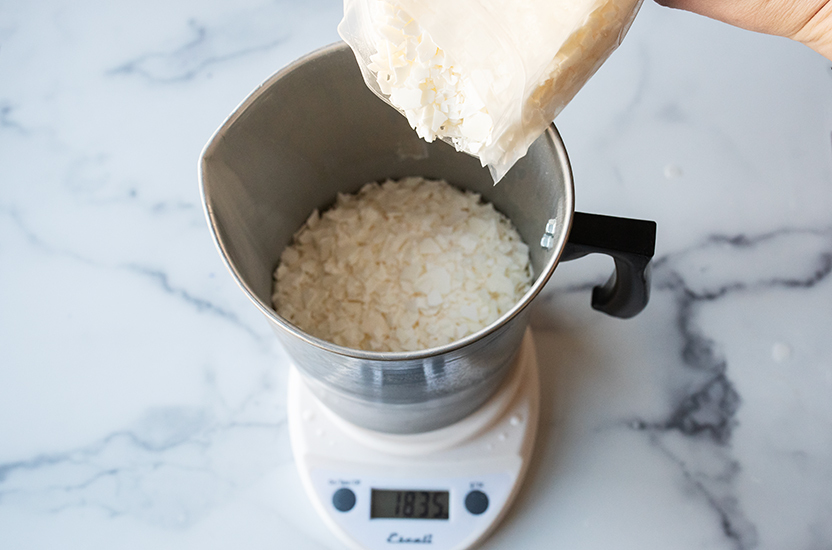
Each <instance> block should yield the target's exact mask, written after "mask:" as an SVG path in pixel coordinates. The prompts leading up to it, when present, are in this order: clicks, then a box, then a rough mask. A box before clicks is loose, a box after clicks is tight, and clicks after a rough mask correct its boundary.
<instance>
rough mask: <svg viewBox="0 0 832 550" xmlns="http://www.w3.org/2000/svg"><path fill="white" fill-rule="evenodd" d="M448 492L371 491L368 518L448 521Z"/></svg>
mask: <svg viewBox="0 0 832 550" xmlns="http://www.w3.org/2000/svg"><path fill="white" fill-rule="evenodd" d="M449 496H450V493H449V492H448V491H421V490H411V489H373V490H372V495H371V496H370V518H372V519H377V518H396V519H448V500H449Z"/></svg>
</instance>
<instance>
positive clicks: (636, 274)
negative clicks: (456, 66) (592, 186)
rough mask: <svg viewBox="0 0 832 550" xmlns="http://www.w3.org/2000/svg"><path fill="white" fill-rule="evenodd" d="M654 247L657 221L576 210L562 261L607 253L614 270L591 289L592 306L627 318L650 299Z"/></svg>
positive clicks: (637, 311)
mask: <svg viewBox="0 0 832 550" xmlns="http://www.w3.org/2000/svg"><path fill="white" fill-rule="evenodd" d="M655 249H656V222H653V221H647V220H634V219H630V218H614V217H612V216H601V215H599V214H585V213H582V212H575V215H574V217H573V218H572V229H571V231H570V232H569V239H568V240H567V242H566V247H565V248H564V249H563V254H561V257H560V259H561V261H569V260H574V259H577V258H580V257H582V256H586V255H587V254H596V253H600V254H607V255H609V256H612V258H613V260H615V271H614V272H613V274H612V276H611V277H610V278H609V280H608V281H607V282H606V283H605V284H604V285H603V286H596V287H595V288H593V289H592V307H593V309H597V310H598V311H603V312H604V313H606V314H608V315H612V316H613V317H620V318H622V319H628V318H630V317H633V316H635V315H637V314H638V313H640V312H641V310H643V309H644V308H645V307H646V306H647V302H648V301H649V300H650V265H651V264H650V261H651V259H652V258H653V254H654V252H655Z"/></svg>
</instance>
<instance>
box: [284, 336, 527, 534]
mask: <svg viewBox="0 0 832 550" xmlns="http://www.w3.org/2000/svg"><path fill="white" fill-rule="evenodd" d="M539 400H540V386H539V379H538V372H537V358H536V354H535V349H534V342H533V339H532V335H531V331H530V330H529V329H527V330H526V335H525V337H524V338H523V342H522V344H521V347H520V350H519V352H518V354H517V357H516V359H515V362H514V365H513V366H512V369H511V372H510V373H509V375H508V376H507V379H506V380H505V381H504V382H503V385H502V387H501V388H500V389H499V390H498V391H497V392H496V393H495V394H494V395H493V396H492V397H491V398H490V399H489V400H488V401H487V402H486V403H485V404H484V405H482V406H481V407H480V408H479V409H478V410H477V411H475V412H474V413H472V414H471V415H469V416H468V417H466V418H464V419H462V420H460V421H458V422H456V423H455V424H452V425H450V426H447V427H445V428H441V429H439V430H434V431H431V432H426V433H420V434H411V435H398V434H387V433H381V432H375V431H372V430H367V429H364V428H360V427H358V426H356V425H354V424H351V423H349V422H347V421H345V420H343V419H342V418H340V417H339V416H337V415H336V414H335V413H333V412H332V411H331V410H329V409H328V408H327V407H325V406H324V405H323V404H322V403H321V402H320V401H319V400H318V399H317V398H316V397H315V396H314V395H313V394H312V393H311V392H310V391H309V389H308V388H307V387H306V385H305V384H304V383H303V381H302V379H301V375H300V374H299V373H298V372H297V370H296V369H295V368H294V367H293V368H292V369H291V371H290V375H289V398H288V418H289V434H290V437H291V443H292V452H293V455H294V458H295V463H296V464H297V467H298V471H299V473H300V477H301V480H302V482H303V486H304V488H305V490H306V492H307V493H308V495H309V497H310V499H311V500H312V503H313V505H314V507H315V509H316V510H317V512H318V514H319V515H320V516H321V517H322V518H323V520H324V522H325V523H326V524H327V526H328V527H329V528H330V529H331V530H332V531H333V532H334V533H335V534H336V535H337V536H338V537H339V538H340V539H341V540H342V541H343V542H344V543H345V544H346V545H347V546H348V547H349V548H353V549H356V550H378V549H382V548H387V549H389V548H391V545H396V544H408V545H410V544H413V545H422V544H424V545H430V547H431V548H434V549H436V550H462V549H466V548H471V547H473V546H475V545H476V544H478V543H480V542H482V541H483V539H485V537H486V536H487V535H488V534H489V533H490V532H491V530H492V529H494V528H495V527H496V526H497V524H498V523H499V522H500V520H501V519H502V518H503V516H504V515H505V513H506V512H507V511H508V508H509V506H510V504H511V502H512V500H513V499H514V497H515V496H516V494H517V492H518V490H519V488H520V485H521V483H522V480H523V477H524V475H525V473H526V470H527V468H528V464H529V461H530V460H531V454H532V448H533V447H534V438H535V433H536V431H537V421H538V409H539Z"/></svg>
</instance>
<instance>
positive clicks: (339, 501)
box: [332, 487, 355, 512]
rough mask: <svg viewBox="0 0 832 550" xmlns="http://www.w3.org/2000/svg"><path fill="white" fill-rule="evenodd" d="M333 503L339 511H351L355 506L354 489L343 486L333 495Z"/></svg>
mask: <svg viewBox="0 0 832 550" xmlns="http://www.w3.org/2000/svg"><path fill="white" fill-rule="evenodd" d="M332 505H333V506H335V509H336V510H338V511H339V512H349V511H350V510H352V507H353V506H355V493H353V492H352V489H347V488H346V487H342V488H340V489H338V490H337V491H335V494H333V495H332Z"/></svg>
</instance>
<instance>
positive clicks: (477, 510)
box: [465, 490, 488, 516]
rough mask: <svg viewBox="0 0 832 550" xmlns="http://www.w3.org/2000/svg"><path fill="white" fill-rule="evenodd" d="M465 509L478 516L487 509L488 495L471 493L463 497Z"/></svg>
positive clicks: (480, 492) (478, 492)
mask: <svg viewBox="0 0 832 550" xmlns="http://www.w3.org/2000/svg"><path fill="white" fill-rule="evenodd" d="M465 508H466V509H467V510H468V511H469V512H471V513H472V514H474V515H477V516H478V515H480V514H482V513H483V512H485V511H486V510H487V509H488V495H486V494H485V493H483V492H482V491H476V490H475V491H471V492H470V493H468V494H467V495H466V496H465Z"/></svg>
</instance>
